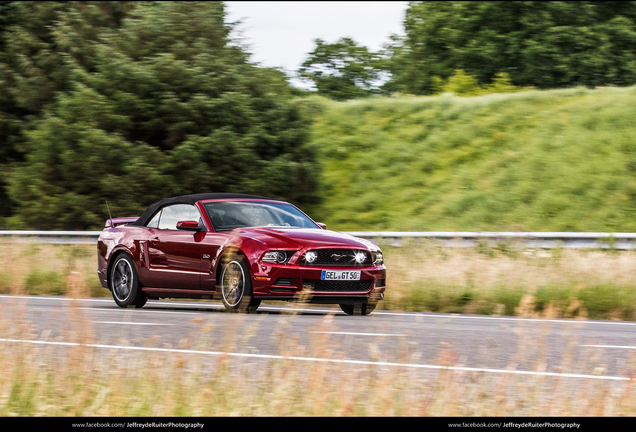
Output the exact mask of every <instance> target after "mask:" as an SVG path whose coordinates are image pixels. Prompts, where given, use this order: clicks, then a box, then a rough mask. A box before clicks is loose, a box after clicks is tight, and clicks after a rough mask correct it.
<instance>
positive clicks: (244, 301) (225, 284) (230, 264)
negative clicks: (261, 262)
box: [220, 254, 261, 312]
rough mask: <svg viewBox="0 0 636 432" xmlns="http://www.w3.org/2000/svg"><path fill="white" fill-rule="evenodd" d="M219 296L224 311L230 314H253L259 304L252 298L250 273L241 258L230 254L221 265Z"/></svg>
mask: <svg viewBox="0 0 636 432" xmlns="http://www.w3.org/2000/svg"><path fill="white" fill-rule="evenodd" d="M220 283H221V294H222V299H223V305H224V306H225V309H226V310H228V311H231V312H255V311H256V309H258V307H259V306H260V304H261V301H260V300H257V299H254V298H253V296H252V280H251V277H250V271H249V269H248V267H247V264H246V263H245V260H244V259H243V257H242V256H240V255H237V254H232V255H231V256H229V257H228V258H226V259H225V260H224V261H223V263H222V265H221V279H220Z"/></svg>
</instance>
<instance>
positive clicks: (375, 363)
mask: <svg viewBox="0 0 636 432" xmlns="http://www.w3.org/2000/svg"><path fill="white" fill-rule="evenodd" d="M0 342H9V343H30V344H38V345H59V346H86V347H91V348H111V349H122V350H131V351H155V352H157V351H158V352H171V353H180V354H204V355H215V356H230V357H247V358H260V359H280V360H297V361H310V362H324V363H342V364H353V365H369V366H389V367H408V368H418V369H435V370H455V371H464V372H486V373H501V374H513V375H531V376H553V377H561V378H582V379H597V380H609V381H630V378H628V377H621V376H607V375H585V374H567V373H556V372H533V371H520V370H514V369H484V368H471V367H463V366H439V365H427V364H417V363H393V362H378V361H364V360H339V359H327V358H320V357H295V356H281V355H271V354H248V353H233V352H222V351H200V350H186V349H175V348H150V347H139V346H122V345H103V344H80V343H77V342H52V341H40V340H23V339H0Z"/></svg>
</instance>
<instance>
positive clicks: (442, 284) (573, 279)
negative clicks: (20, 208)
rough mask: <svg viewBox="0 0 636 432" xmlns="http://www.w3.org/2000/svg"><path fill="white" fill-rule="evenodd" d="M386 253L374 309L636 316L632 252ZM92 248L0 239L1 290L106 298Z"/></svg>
mask: <svg viewBox="0 0 636 432" xmlns="http://www.w3.org/2000/svg"><path fill="white" fill-rule="evenodd" d="M382 247H383V249H384V251H385V260H386V265H387V268H388V271H387V292H386V297H385V299H384V300H383V301H382V302H380V303H379V305H378V308H379V309H388V310H407V311H430V312H456V313H471V314H484V315H508V316H516V315H519V313H520V312H519V308H525V309H527V310H524V313H526V314H542V313H545V312H546V311H547V310H548V309H549V310H550V313H551V314H553V316H554V317H562V318H581V319H584V318H588V319H618V320H630V321H636V252H633V251H618V250H611V249H610V250H574V249H553V250H546V251H544V250H532V249H527V248H525V247H523V246H522V245H521V244H518V245H515V244H508V245H498V246H490V245H486V244H482V245H480V246H479V247H476V248H449V247H442V246H439V245H437V244H436V243H435V242H432V241H425V240H413V241H410V242H405V243H404V244H403V245H402V246H400V247H394V246H391V245H383V246H382ZM96 265H97V264H96V251H95V248H94V247H93V246H92V245H35V244H19V243H0V294H31V295H68V296H72V297H110V292H109V291H108V290H106V289H104V288H102V286H101V284H100V283H99V280H98V279H97V273H96V272H97V270H96Z"/></svg>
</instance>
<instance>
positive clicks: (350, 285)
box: [253, 263, 386, 304]
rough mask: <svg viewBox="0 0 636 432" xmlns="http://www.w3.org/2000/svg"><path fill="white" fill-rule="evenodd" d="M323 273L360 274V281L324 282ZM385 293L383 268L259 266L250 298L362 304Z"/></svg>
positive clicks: (380, 298) (384, 271)
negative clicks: (346, 272) (327, 271)
mask: <svg viewBox="0 0 636 432" xmlns="http://www.w3.org/2000/svg"><path fill="white" fill-rule="evenodd" d="M323 270H329V271H332V270H356V271H360V280H359V281H325V280H322V279H321V276H322V272H323ZM385 289H386V268H385V267H384V266H380V267H363V268H361V267H337V268H334V267H322V266H315V267H307V266H295V265H263V264H262V263H261V264H259V268H258V271H255V272H254V278H253V295H254V297H255V298H258V299H262V300H291V299H298V298H303V299H305V300H307V301H308V302H311V303H325V304H327V303H343V302H346V303H365V302H368V301H369V300H382V299H383V298H384V291H385Z"/></svg>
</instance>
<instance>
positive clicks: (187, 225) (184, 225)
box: [177, 220, 201, 231]
mask: <svg viewBox="0 0 636 432" xmlns="http://www.w3.org/2000/svg"><path fill="white" fill-rule="evenodd" d="M177 229H180V230H184V231H201V227H200V226H199V222H197V221H190V220H186V221H179V222H177Z"/></svg>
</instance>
